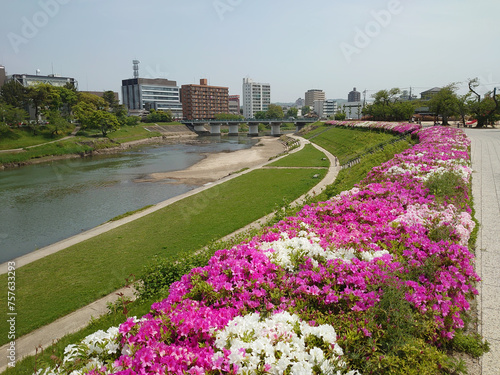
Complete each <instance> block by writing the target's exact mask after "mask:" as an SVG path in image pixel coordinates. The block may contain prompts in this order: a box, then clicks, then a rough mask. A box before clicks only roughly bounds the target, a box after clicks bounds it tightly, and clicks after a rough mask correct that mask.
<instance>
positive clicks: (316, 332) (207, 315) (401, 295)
mask: <svg viewBox="0 0 500 375" xmlns="http://www.w3.org/2000/svg"><path fill="white" fill-rule="evenodd" d="M349 123H350V124H351V122H349ZM400 125H401V124H400ZM406 125H408V126H406ZM406 125H404V126H398V125H396V126H392V125H389V124H385V123H380V124H375V125H374V124H369V126H372V127H373V126H376V127H381V128H383V129H386V130H388V129H390V130H392V131H399V132H403V131H404V132H406V131H412V130H415V129H414V128H413V127H412V126H413V124H406ZM360 126H368V125H366V124H365V123H360ZM416 135H417V136H418V137H419V139H420V144H418V145H416V146H415V147H413V148H412V149H409V150H407V151H405V152H403V153H401V154H399V155H396V157H395V158H394V159H393V160H391V161H389V162H387V163H385V164H383V165H381V166H380V167H377V168H374V169H373V170H372V171H371V172H370V173H369V175H368V176H367V178H366V179H365V180H364V181H362V182H361V183H360V184H359V185H358V186H357V187H355V188H353V189H351V190H350V191H346V192H343V193H342V194H339V195H338V196H336V197H334V198H332V199H331V200H329V201H326V202H321V203H318V204H315V205H309V206H305V207H303V209H302V210H301V211H300V212H299V213H298V214H297V215H296V216H294V217H288V218H286V219H285V220H282V221H281V222H279V223H278V224H276V225H274V226H273V227H270V228H267V229H266V230H265V231H264V233H263V234H262V235H260V236H258V237H255V238H252V239H250V240H248V241H247V242H243V243H240V244H239V245H237V246H235V247H234V248H232V249H225V250H220V251H218V252H216V253H215V255H214V256H213V257H212V258H211V259H210V260H209V262H208V265H207V266H205V267H198V268H194V269H192V270H191V271H190V272H189V273H188V274H186V275H184V276H183V277H182V279H181V280H180V281H178V282H175V283H173V284H172V285H171V287H170V291H169V294H168V296H167V298H165V299H164V300H162V301H160V302H158V303H155V304H153V305H152V309H151V312H150V314H148V315H146V316H145V317H143V319H142V320H140V321H138V320H134V319H128V320H127V321H126V322H124V323H123V324H122V325H121V326H120V328H119V335H118V338H117V339H116V341H113V344H111V347H112V349H114V350H116V351H115V352H113V351H111V352H110V353H115V354H113V355H115V357H114V361H112V360H111V358H107V361H106V358H104V359H103V358H101V357H99V355H100V353H98V350H97V349H92V351H90V352H85V351H83V352H82V351H78V355H79V356H81V355H82V354H81V353H86V354H85V355H86V356H87V357H86V358H87V359H86V360H84V361H81V362H82V363H83V364H84V365H85V366H86V367H84V369H83V370H77V372H74V374H80V373H88V374H109V373H113V374H119V375H135V374H219V373H227V374H258V373H261V374H267V373H269V374H283V373H285V374H298V375H302V374H337V373H338V374H340V373H342V374H344V373H350V374H356V373H358V371H360V373H373V372H377V371H378V372H379V373H383V372H384V369H392V370H394V369H396V370H394V371H396V372H398V371H400V372H401V371H403V370H402V369H404V368H408V367H411V368H412V369H413V370H414V371H415V373H418V372H419V371H421V372H422V373H439V372H440V371H446V370H447V369H448V367H449V366H450V364H449V361H447V358H446V355H445V354H444V353H442V352H440V351H439V350H438V349H437V348H438V347H439V346H441V345H443V344H446V343H447V342H448V341H449V340H451V339H452V338H453V336H454V332H455V330H456V329H459V328H462V327H463V326H464V322H463V319H462V318H463V316H462V314H463V313H464V312H465V311H467V310H468V309H469V302H468V300H469V299H470V298H471V297H472V296H473V295H474V294H476V293H477V291H476V289H475V288H474V284H475V282H477V281H478V280H479V279H478V276H477V275H476V273H475V272H474V259H473V255H472V254H471V253H470V252H469V250H468V247H467V242H468V239H469V236H470V233H471V231H472V230H473V228H474V223H473V221H472V219H471V216H470V212H471V209H470V207H469V206H468V190H467V188H458V189H452V190H451V191H452V192H453V194H454V196H453V197H451V196H446V197H445V198H444V200H442V201H441V200H437V198H436V197H437V195H436V194H438V193H433V194H431V193H430V192H431V191H434V190H432V189H430V188H429V187H428V186H427V185H426V184H427V183H428V182H429V181H430V180H435V178H436V176H442V175H444V174H443V173H445V174H450V173H451V174H452V175H453V176H456V178H457V179H455V180H453V179H452V180H451V181H461V183H463V184H464V186H465V187H467V186H468V184H469V183H470V175H471V173H470V172H471V170H470V166H469V155H468V146H469V141H468V140H467V138H466V137H465V135H464V134H463V133H462V132H461V131H459V130H457V129H447V128H430V129H425V130H420V131H418V132H416ZM442 171H443V172H442ZM429 175H431V177H429ZM438 190H439V189H438ZM447 191H448V190H447ZM447 194H448V193H447ZM454 203H456V204H454ZM87 345H89V344H87ZM106 345H110V344H106ZM115 345H116V346H115ZM89 347H90V346H89ZM94 347H96V346H95V345H93V346H92V348H94ZM98 347H101V346H98ZM106 347H107V346H106ZM71 350H72V349H70V351H71ZM103 351H105V350H104V349H103ZM96 353H97V355H95V354H96ZM90 357H92V359H89V358H90ZM89 363H90V367H88V366H89V365H88V364H89ZM447 366H448V367H447ZM398 369H399V370H398ZM49 373H50V372H49ZM54 373H58V372H54Z"/></svg>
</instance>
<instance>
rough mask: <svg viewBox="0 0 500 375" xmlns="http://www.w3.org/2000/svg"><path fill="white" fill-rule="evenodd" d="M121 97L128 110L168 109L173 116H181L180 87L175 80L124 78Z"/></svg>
mask: <svg viewBox="0 0 500 375" xmlns="http://www.w3.org/2000/svg"><path fill="white" fill-rule="evenodd" d="M122 99H123V104H125V105H126V106H127V107H128V109H129V110H144V109H155V110H157V111H165V112H166V111H168V110H170V111H172V114H173V115H174V117H175V118H182V104H181V96H180V88H179V86H177V82H176V81H170V80H168V79H163V78H154V79H148V78H131V79H124V80H122Z"/></svg>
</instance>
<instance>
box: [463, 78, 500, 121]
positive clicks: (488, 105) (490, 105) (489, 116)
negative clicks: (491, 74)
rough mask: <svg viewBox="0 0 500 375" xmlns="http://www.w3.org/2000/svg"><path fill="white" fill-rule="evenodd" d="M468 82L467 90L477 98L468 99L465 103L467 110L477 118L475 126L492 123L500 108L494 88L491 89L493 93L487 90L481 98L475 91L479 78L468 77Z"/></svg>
mask: <svg viewBox="0 0 500 375" xmlns="http://www.w3.org/2000/svg"><path fill="white" fill-rule="evenodd" d="M468 84H469V91H470V92H471V93H473V94H474V95H476V98H477V100H469V102H468V105H467V107H468V109H469V112H470V113H471V114H472V115H473V116H474V118H475V119H476V120H477V125H476V126H477V127H478V128H482V127H483V126H485V125H488V123H493V122H494V121H495V120H496V118H497V116H498V111H499V109H500V103H499V99H498V95H497V93H496V88H495V89H494V90H493V93H491V92H489V93H487V94H486V95H485V97H484V98H483V99H481V95H479V94H478V93H477V91H476V89H477V87H478V86H479V79H478V78H474V79H469V82H468Z"/></svg>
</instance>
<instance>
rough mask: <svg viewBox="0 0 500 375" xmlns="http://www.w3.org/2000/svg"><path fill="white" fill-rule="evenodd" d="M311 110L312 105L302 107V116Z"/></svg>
mask: <svg viewBox="0 0 500 375" xmlns="http://www.w3.org/2000/svg"><path fill="white" fill-rule="evenodd" d="M309 112H311V107H309V106H308V105H305V106H303V107H302V116H305V115H307V114H308V113H309Z"/></svg>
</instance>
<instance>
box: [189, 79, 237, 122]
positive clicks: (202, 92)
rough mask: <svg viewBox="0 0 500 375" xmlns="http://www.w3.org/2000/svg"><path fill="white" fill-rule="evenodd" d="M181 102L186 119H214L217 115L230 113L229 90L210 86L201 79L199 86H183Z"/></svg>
mask: <svg viewBox="0 0 500 375" xmlns="http://www.w3.org/2000/svg"><path fill="white" fill-rule="evenodd" d="M181 102H182V112H183V115H184V118H185V119H187V120H195V119H214V118H215V115H216V114H217V113H228V112H229V88H227V87H220V86H208V84H207V80H206V79H200V84H199V85H194V84H192V85H182V86H181Z"/></svg>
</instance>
